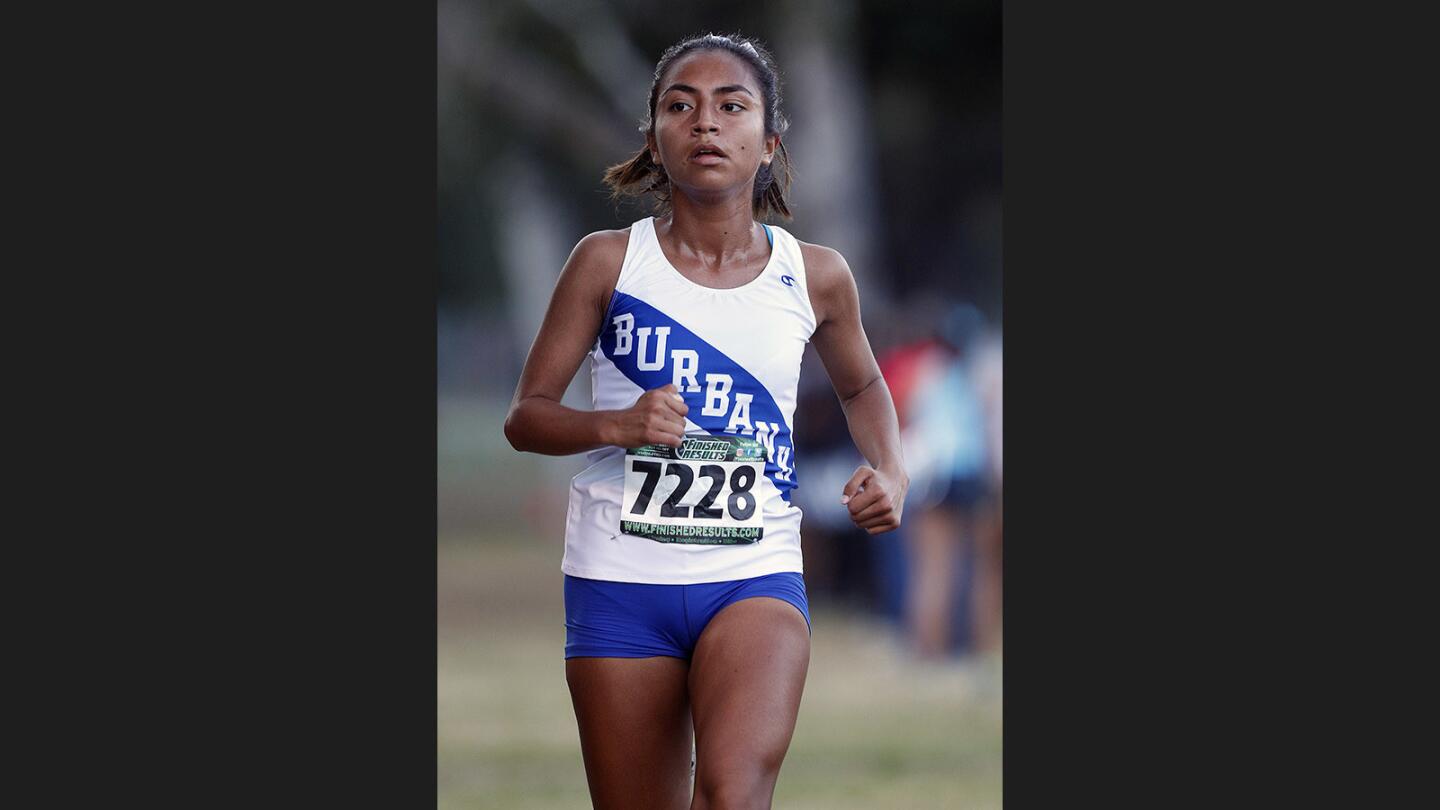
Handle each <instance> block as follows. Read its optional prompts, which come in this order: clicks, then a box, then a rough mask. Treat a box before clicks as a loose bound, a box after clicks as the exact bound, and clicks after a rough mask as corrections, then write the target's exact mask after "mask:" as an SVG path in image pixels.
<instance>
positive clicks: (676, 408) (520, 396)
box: [505, 231, 689, 456]
mask: <svg viewBox="0 0 1440 810" xmlns="http://www.w3.org/2000/svg"><path fill="white" fill-rule="evenodd" d="M628 238H629V237H628V235H627V234H626V233H625V232H624V231H597V232H596V233H592V234H590V235H589V236H586V237H585V238H584V239H581V240H580V242H579V244H577V245H576V246H575V249H574V250H573V251H571V253H570V258H569V259H568V260H567V261H566V262H565V267H564V269H562V270H561V271H560V279H559V280H558V281H557V282H556V283H555V291H554V292H553V293H552V294H551V296H550V306H549V308H548V309H547V310H546V311H545V320H544V321H543V322H542V323H541V324H540V332H539V334H537V335H536V336H535V342H534V343H533V344H532V345H531V346H530V354H529V356H528V357H526V358H525V368H524V369H523V370H522V371H521V372H520V382H519V384H518V385H517V386H516V388H515V397H514V398H513V399H512V400H511V401H510V412H509V413H508V414H506V416H505V438H506V439H508V440H509V441H510V445H511V446H512V447H514V448H515V449H516V450H521V451H529V452H533V453H542V454H545V455H550V456H567V455H571V454H573V453H583V452H585V451H587V450H594V449H595V448H597V447H604V446H607V445H617V446H620V447H639V446H641V445H645V444H668V445H670V446H671V447H679V446H680V437H681V436H682V435H684V433H685V414H686V413H687V411H688V410H689V408H688V407H687V406H686V405H685V401H684V399H683V398H681V396H680V394H679V393H678V392H677V391H676V390H675V386H673V385H666V386H664V387H662V388H656V389H654V390H651V391H646V392H645V393H644V394H642V395H641V396H640V399H639V400H638V401H636V403H635V404H634V405H632V406H631V407H629V408H626V409H624V410H615V411H581V410H576V409H574V408H571V407H569V406H566V405H562V404H561V402H560V400H561V398H562V397H564V395H565V389H566V388H567V387H569V385H570V381H571V380H572V379H574V377H575V372H576V371H577V370H578V369H579V368H580V363H581V362H582V361H583V360H584V359H585V355H586V354H587V353H588V352H589V351H590V349H591V347H592V346H594V344H595V336H596V335H597V334H599V333H600V327H601V325H602V324H601V322H602V321H603V320H604V318H605V311H606V309H607V308H608V307H609V303H610V295H611V293H612V292H613V291H614V289H615V282H616V280H617V279H618V277H619V275H620V265H621V263H622V262H623V261H624V260H625V245H626V242H627V240H628Z"/></svg>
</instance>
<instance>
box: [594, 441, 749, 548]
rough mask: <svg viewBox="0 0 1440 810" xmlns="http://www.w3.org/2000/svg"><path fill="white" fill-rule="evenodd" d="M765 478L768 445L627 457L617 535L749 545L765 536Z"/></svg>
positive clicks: (659, 450)
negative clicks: (762, 497)
mask: <svg viewBox="0 0 1440 810" xmlns="http://www.w3.org/2000/svg"><path fill="white" fill-rule="evenodd" d="M764 475H765V445H763V444H761V443H760V442H758V441H756V440H754V439H747V438H745V437H743V436H711V435H699V436H685V437H683V439H682V440H681V444H680V446H679V447H670V446H668V445H663V444H649V445H646V446H644V447H636V448H633V449H630V450H626V451H625V495H624V501H623V503H621V505H620V531H622V532H624V533H625V534H633V535H637V536H639V537H648V538H650V539H651V540H655V541H657V542H660V543H692V544H697V545H707V546H713V545H726V546H728V545H738V544H742V543H754V542H755V541H757V540H759V539H760V538H761V537H762V536H763V535H764V534H765V514H764V511H765V510H763V509H761V508H760V500H759V495H760V493H759V487H758V486H757V484H758V483H759V482H760V479H761V477H762V476H764Z"/></svg>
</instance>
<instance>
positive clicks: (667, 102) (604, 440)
mask: <svg viewBox="0 0 1440 810" xmlns="http://www.w3.org/2000/svg"><path fill="white" fill-rule="evenodd" d="M786 126H787V123H786V121H785V118H784V116H783V115H782V113H781V110H780V92H779V80H778V75H777V70H776V67H775V64H774V61H773V59H772V58H771V56H770V54H769V53H768V52H767V51H766V50H765V49H764V48H763V47H761V46H760V45H759V44H758V43H756V42H753V41H751V40H748V39H746V38H742V37H739V36H716V35H713V34H712V35H707V36H701V37H696V38H692V39H687V40H685V41H683V42H680V43H679V44H677V45H675V46H673V47H672V48H670V49H669V50H667V51H666V52H665V54H664V55H663V56H662V57H661V59H660V62H659V64H658V65H656V67H655V77H654V84H653V85H652V86H651V88H650V105H649V108H648V109H647V115H646V121H645V126H644V132H645V146H644V148H643V149H641V150H640V151H639V152H638V153H637V154H636V155H635V157H634V158H633V159H631V160H630V161H628V162H626V163H623V164H620V165H618V166H614V167H612V168H611V169H610V170H609V171H608V172H607V173H606V177H605V179H606V181H607V182H608V183H609V184H610V186H611V187H612V189H613V190H614V191H615V193H616V194H645V193H651V194H654V195H655V197H656V200H657V211H658V213H660V214H661V216H659V217H647V218H645V219H642V220H640V221H638V222H635V223H634V224H632V225H631V226H630V227H628V228H623V229H621V230H615V231H599V232H596V233H592V234H590V235H588V236H586V237H585V238H584V239H581V240H580V242H579V244H577V245H576V246H575V249H574V251H573V252H572V253H571V254H570V258H569V260H568V261H567V262H566V263H565V267H564V269H563V270H562V271H561V274H560V278H559V281H558V282H557V283H556V287H555V291H554V293H553V296H552V298H551V301H550V305H549V308H548V310H547V312H546V314H545V318H544V321H543V323H542V324H541V327H540V332H539V334H538V335H537V336H536V338H535V343H534V345H533V346H531V348H530V355H529V357H528V358H527V359H526V362H525V367H524V371H523V372H522V373H521V376H520V382H519V385H518V386H517V389H516V391H515V398H514V400H513V401H512V403H511V406H510V412H509V414H508V415H507V417H506V420H505V435H506V437H507V438H508V439H509V440H510V443H511V444H512V445H513V446H514V447H515V449H517V450H522V451H530V452H536V453H545V454H549V455H569V454H572V453H579V452H585V451H589V458H590V460H591V462H592V464H591V465H590V466H589V467H588V468H587V469H586V470H584V471H583V472H581V473H580V474H579V475H577V476H575V478H574V480H573V482H572V485H571V490H570V505H569V511H568V514H567V519H566V532H565V555H564V560H563V562H562V564H561V569H562V571H563V572H564V574H565V613H566V643H565V658H566V661H565V675H566V680H567V682H568V684H569V687H570V693H571V699H572V701H573V703H574V709H575V717H576V720H577V722H578V725H579V731H580V744H581V750H582V753H583V757H584V761H585V773H586V778H587V780H588V782H589V787H590V797H591V801H592V803H593V804H594V806H595V807H596V808H601V810H607V809H608V808H616V809H617V810H633V809H634V808H666V809H667V810H668V809H670V808H675V809H676V810H679V809H682V808H686V807H689V808H692V810H702V809H704V808H768V807H769V806H770V802H771V798H772V796H773V794H774V791H775V783H776V779H777V777H778V776H779V772H780V764H781V762H782V761H783V760H784V758H785V752H786V750H787V749H788V747H789V745H790V738H791V735H792V734H793V732H794V729H795V719H796V715H797V712H798V711H799V707H800V695H801V691H802V689H803V688H804V684H805V673H806V669H807V667H808V665H809V661H810V625H809V622H810V616H809V607H808V604H807V602H806V598H805V584H804V581H803V579H802V578H801V572H802V570H803V567H802V565H801V555H800V509H799V508H797V507H795V506H792V505H791V504H790V492H791V490H792V489H794V487H795V486H796V473H795V456H794V444H793V441H792V433H791V428H792V424H791V417H792V415H793V413H794V409H795V396H796V383H797V381H798V379H799V374H800V359H801V354H802V352H803V350H804V347H805V344H806V343H807V342H810V343H813V344H814V345H815V348H816V350H817V352H818V354H819V355H820V359H821V360H822V362H823V363H824V364H825V369H826V371H827V372H828V374H829V377H830V380H831V382H832V384H833V385H834V387H835V392H836V394H837V395H838V396H839V398H840V401H841V403H842V405H843V406H844V411H845V416H846V419H847V421H848V424H849V429H850V434H851V436H852V437H853V439H854V441H855V444H856V446H857V447H858V448H859V450H860V452H861V453H862V454H863V455H864V457H865V459H866V460H868V461H869V462H870V463H869V464H868V465H862V466H861V467H859V468H858V469H856V471H855V474H854V475H852V476H851V477H850V479H849V481H848V482H847V483H846V484H845V487H844V490H843V492H841V493H837V497H838V498H839V500H840V503H841V504H842V505H844V507H845V508H847V509H848V510H849V512H850V517H851V519H852V520H853V521H854V522H855V524H856V525H857V526H860V527H861V528H863V529H865V530H867V531H868V532H869V533H871V534H877V533H880V532H885V531H889V530H891V529H894V528H895V527H897V526H899V525H900V517H901V510H902V507H903V503H904V499H905V492H906V489H907V487H908V485H909V479H908V478H907V476H906V475H905V471H904V469H903V466H902V461H901V455H900V436H899V429H898V424H897V419H896V415H895V407H894V404H893V403H892V402H891V399H890V392H889V389H888V388H887V387H886V385H885V381H884V379H883V378H882V377H881V376H880V371H879V368H878V366H877V365H876V362H875V358H874V355H873V354H872V352H871V349H870V345H869V343H868V341H867V340H866V337H865V332H864V329H863V328H862V327H861V324H860V305H859V297H858V294H857V292H856V286H855V280H854V277H853V276H852V275H851V273H850V269H849V267H848V265H847V264H846V263H845V259H844V258H842V257H841V256H840V254H839V253H837V252H835V251H834V250H831V249H829V248H825V247H821V246H819V245H810V244H806V243H804V242H801V241H799V240H797V239H795V238H794V237H792V236H791V235H790V234H789V233H787V232H786V231H784V230H782V229H780V228H778V227H771V226H768V225H764V224H761V223H760V222H758V221H757V220H760V219H764V218H766V217H767V216H769V215H771V214H777V215H779V216H782V217H785V218H789V215H790V211H789V207H788V205H787V203H786V200H785V192H786V189H787V187H788V184H789V177H790V174H789V166H788V157H787V155H786V152H785V148H784V146H783V144H782V143H781V136H782V135H783V134H784V132H785V129H786ZM587 354H589V355H590V357H591V361H592V384H593V398H594V410H589V411H581V410H575V409H572V408H569V407H567V406H565V405H562V404H561V402H560V400H561V397H562V396H563V394H564V392H565V389H566V387H567V386H568V384H569V383H570V380H571V378H572V377H573V376H574V375H575V372H576V370H577V369H578V368H579V366H580V363H581V361H582V360H583V359H584V358H585V356H586V355H587ZM692 735H693V738H692ZM692 739H693V744H694V748H693V751H694V773H693V777H694V784H693V795H692V784H691V777H692V771H691V764H692V760H691V752H692V747H691V746H692Z"/></svg>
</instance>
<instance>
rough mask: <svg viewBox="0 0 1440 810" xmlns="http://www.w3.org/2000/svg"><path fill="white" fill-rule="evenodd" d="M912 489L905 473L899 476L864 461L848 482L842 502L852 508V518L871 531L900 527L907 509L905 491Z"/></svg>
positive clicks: (877, 531) (857, 523)
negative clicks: (902, 516) (901, 519)
mask: <svg viewBox="0 0 1440 810" xmlns="http://www.w3.org/2000/svg"><path fill="white" fill-rule="evenodd" d="M909 488H910V482H909V480H906V479H905V477H904V474H903V473H902V474H900V475H895V474H893V473H887V472H885V471H882V470H876V469H874V468H872V467H867V466H866V465H864V464H861V465H860V466H859V467H857V468H856V469H855V474H854V475H852V476H850V480H849V481H846V482H845V489H844V491H843V492H841V494H840V503H842V504H844V505H845V506H846V508H848V509H849V510H850V520H852V521H854V523H855V525H856V526H859V527H860V528H862V529H864V530H865V531H867V532H869V533H870V534H880V533H882V532H888V531H890V530H891V529H897V528H899V527H900V513H901V512H903V511H904V509H905V492H906V491H907V490H908V489H909Z"/></svg>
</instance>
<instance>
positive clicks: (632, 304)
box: [600, 290, 798, 503]
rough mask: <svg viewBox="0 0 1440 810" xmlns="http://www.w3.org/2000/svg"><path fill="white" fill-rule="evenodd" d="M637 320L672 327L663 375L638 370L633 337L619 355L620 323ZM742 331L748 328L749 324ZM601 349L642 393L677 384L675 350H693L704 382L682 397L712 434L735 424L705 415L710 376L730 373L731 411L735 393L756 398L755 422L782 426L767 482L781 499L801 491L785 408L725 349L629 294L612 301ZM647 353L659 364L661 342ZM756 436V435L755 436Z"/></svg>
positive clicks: (753, 407)
mask: <svg viewBox="0 0 1440 810" xmlns="http://www.w3.org/2000/svg"><path fill="white" fill-rule="evenodd" d="M627 312H628V313H630V314H631V315H634V316H635V327H634V328H635V329H639V328H641V327H645V326H650V327H656V326H668V327H670V336H669V338H668V339H667V340H666V345H665V354H666V356H665V358H664V364H663V365H662V366H661V367H660V369H659V370H658V371H643V370H641V369H640V368H639V367H638V362H639V357H640V346H639V342H638V341H637V340H636V339H635V338H634V337H633V336H632V338H631V340H632V346H633V348H632V349H631V350H630V353H629V354H622V355H619V356H617V355H616V354H615V340H616V338H615V318H616V316H619V315H624V314H625V313H627ZM739 328H744V327H743V325H742V326H740V327H739ZM600 349H601V351H603V352H604V353H605V356H606V357H608V358H610V362H612V363H614V364H615V368H617V369H619V370H620V373H621V374H624V375H625V376H626V377H627V378H629V380H630V381H631V382H633V383H635V384H636V385H638V386H640V387H641V388H642V389H644V390H646V391H649V390H651V389H654V388H659V387H660V386H662V385H668V384H669V383H671V382H673V381H674V380H673V369H674V367H673V365H672V364H671V360H670V357H669V354H670V352H671V351H673V350H675V349H690V350H691V351H694V352H695V353H696V354H698V355H699V356H700V363H699V367H700V369H699V372H698V373H697V374H696V378H697V380H698V381H699V382H700V390H699V391H698V392H689V393H687V392H685V391H681V392H680V396H682V397H684V398H685V404H686V405H688V406H689V407H690V412H689V413H688V414H686V418H687V419H689V420H690V421H691V422H694V423H695V424H697V425H699V426H700V427H701V428H703V429H704V430H706V431H708V432H710V433H712V434H717V433H724V432H725V428H726V426H727V425H728V424H729V420H730V408H726V411H725V413H724V415H722V416H705V415H704V414H703V413H702V411H703V409H704V407H705V382H704V378H705V375H706V374H715V373H720V374H729V375H730V379H731V380H732V387H731V389H730V407H732V408H733V407H734V403H735V394H736V393H737V392H738V393H742V394H751V395H753V396H754V399H752V400H751V401H750V423H751V424H752V425H753V424H756V423H757V422H761V421H763V422H769V423H772V424H775V425H778V426H779V427H778V428H777V429H776V430H775V433H774V436H773V437H772V440H773V441H774V444H775V452H772V453H770V457H769V458H768V459H766V461H765V477H766V478H769V479H770V481H771V483H773V484H774V485H775V488H776V489H778V490H780V497H782V498H784V499H785V502H786V503H789V502H790V490H792V489H794V488H795V487H796V486H798V483H797V478H796V475H795V448H794V445H793V444H792V443H791V441H790V426H789V425H788V424H786V422H785V417H784V416H783V415H782V414H781V413H780V406H779V405H777V404H775V398H774V397H773V396H771V395H770V391H769V390H768V389H766V388H765V386H764V385H763V384H762V383H761V382H760V381H759V380H757V379H755V375H753V374H751V373H750V372H749V371H747V370H746V369H745V368H744V367H743V366H741V365H740V364H739V363H737V362H735V361H734V360H732V359H730V358H729V357H728V356H726V355H725V354H724V353H723V352H721V351H720V350H719V349H717V348H715V347H714V346H711V345H710V344H709V343H706V342H705V341H704V340H702V339H701V338H700V337H699V336H698V335H696V334H695V333H694V332H691V331H690V330H689V329H686V328H685V327H684V326H682V325H681V324H679V323H678V322H676V321H675V319H674V318H671V317H670V316H669V315H666V314H665V313H663V312H661V311H660V310H658V309H656V308H654V307H652V306H650V305H649V304H647V303H645V302H644V301H641V300H640V299H639V298H636V297H635V296H633V295H626V294H625V293H623V292H620V291H618V290H617V291H616V292H615V293H614V295H613V296H611V298H610V310H609V312H607V313H606V315H605V326H604V329H603V330H602V331H601V332H600ZM646 349H647V354H648V355H650V358H647V359H653V353H654V351H655V339H654V337H653V335H652V337H651V340H650V345H649V346H647V347H646ZM752 435H753V434H752ZM781 447H786V448H789V456H790V465H789V466H790V475H789V478H788V479H785V478H781V477H780V465H778V464H776V463H775V458H774V457H775V454H776V453H778V452H779V448H781Z"/></svg>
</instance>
